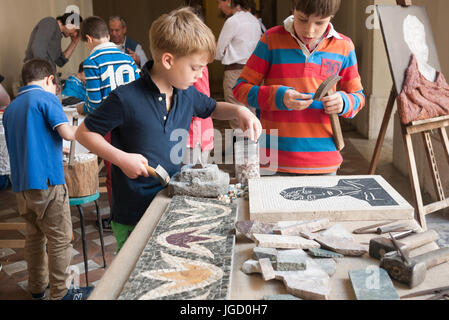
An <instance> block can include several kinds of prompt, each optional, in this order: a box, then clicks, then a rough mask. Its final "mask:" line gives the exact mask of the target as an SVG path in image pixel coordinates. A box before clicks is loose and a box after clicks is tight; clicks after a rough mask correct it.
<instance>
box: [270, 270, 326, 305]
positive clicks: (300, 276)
mask: <svg viewBox="0 0 449 320" xmlns="http://www.w3.org/2000/svg"><path fill="white" fill-rule="evenodd" d="M276 278H277V279H281V280H282V281H283V283H284V285H285V287H286V289H287V292H288V293H290V294H292V295H294V296H295V297H298V298H301V299H304V300H328V299H329V295H330V281H329V276H328V274H327V273H325V272H324V271H322V270H319V269H313V268H312V269H306V270H305V271H296V272H288V271H287V272H282V271H280V272H279V271H277V272H276Z"/></svg>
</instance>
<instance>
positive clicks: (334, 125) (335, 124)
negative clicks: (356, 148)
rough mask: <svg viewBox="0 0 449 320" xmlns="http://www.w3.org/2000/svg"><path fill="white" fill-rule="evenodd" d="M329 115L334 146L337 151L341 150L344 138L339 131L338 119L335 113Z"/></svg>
mask: <svg viewBox="0 0 449 320" xmlns="http://www.w3.org/2000/svg"><path fill="white" fill-rule="evenodd" d="M329 117H330V119H331V125H332V132H333V133H334V141H335V146H336V147H337V149H338V151H341V150H343V148H344V147H345V140H344V139H343V133H342V131H341V126H340V119H338V115H337V114H331V115H329Z"/></svg>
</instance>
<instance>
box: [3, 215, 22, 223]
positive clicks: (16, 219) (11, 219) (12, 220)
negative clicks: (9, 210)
mask: <svg viewBox="0 0 449 320" xmlns="http://www.w3.org/2000/svg"><path fill="white" fill-rule="evenodd" d="M5 222H9V223H17V222H19V223H22V222H23V223H25V222H26V221H25V219H24V218H22V217H20V216H17V217H14V218H10V219H7V220H5Z"/></svg>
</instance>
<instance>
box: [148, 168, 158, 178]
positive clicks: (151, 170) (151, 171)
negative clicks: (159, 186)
mask: <svg viewBox="0 0 449 320" xmlns="http://www.w3.org/2000/svg"><path fill="white" fill-rule="evenodd" d="M145 168H146V169H147V171H148V174H149V175H151V176H153V177H155V178H157V177H158V174H157V173H156V170H155V169H154V168H153V167H150V166H148V165H147V166H145Z"/></svg>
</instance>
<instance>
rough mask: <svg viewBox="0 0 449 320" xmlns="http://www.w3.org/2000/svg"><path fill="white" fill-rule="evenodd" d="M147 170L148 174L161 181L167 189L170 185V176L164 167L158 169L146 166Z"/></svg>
mask: <svg viewBox="0 0 449 320" xmlns="http://www.w3.org/2000/svg"><path fill="white" fill-rule="evenodd" d="M146 169H147V171H148V174H150V175H151V176H153V177H155V178H157V179H159V181H160V183H161V185H162V186H163V187H166V186H167V185H168V184H169V183H170V179H171V178H170V175H169V174H168V172H167V171H165V169H164V168H163V167H162V166H160V165H158V166H157V168H156V169H154V168H153V167H150V166H146Z"/></svg>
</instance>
